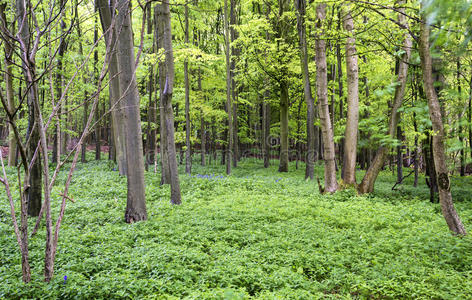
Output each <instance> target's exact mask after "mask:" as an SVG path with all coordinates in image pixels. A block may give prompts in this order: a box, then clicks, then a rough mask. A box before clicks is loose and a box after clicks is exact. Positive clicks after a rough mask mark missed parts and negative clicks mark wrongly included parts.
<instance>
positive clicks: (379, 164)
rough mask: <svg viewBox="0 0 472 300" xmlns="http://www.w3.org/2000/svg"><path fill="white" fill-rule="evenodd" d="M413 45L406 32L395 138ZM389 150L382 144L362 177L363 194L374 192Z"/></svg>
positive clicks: (391, 130)
mask: <svg viewBox="0 0 472 300" xmlns="http://www.w3.org/2000/svg"><path fill="white" fill-rule="evenodd" d="M403 10H404V9H403V8H401V9H400V11H401V12H402V11H403ZM401 12H400V13H399V14H398V20H399V22H400V23H401V24H404V25H405V26H408V23H407V21H406V18H405V15H403V14H402V13H401ZM412 45H413V44H412V41H411V37H410V35H409V34H408V33H405V34H404V41H403V49H402V50H403V51H404V53H403V55H402V57H401V59H400V61H399V64H398V77H397V80H398V83H399V84H398V85H397V86H396V87H395V95H394V98H393V105H392V109H391V112H390V120H389V125H388V134H389V136H390V138H392V139H393V138H395V136H396V134H397V133H396V130H397V125H398V122H399V120H400V113H399V112H398V109H399V108H400V107H401V105H402V102H403V96H404V95H405V88H406V82H407V79H408V61H409V59H410V56H411V48H412ZM389 150H390V149H389V147H388V146H380V148H379V150H378V151H377V153H376V155H375V157H374V160H373V161H372V162H371V164H370V166H369V169H368V170H367V172H366V174H365V175H364V178H363V179H362V182H361V183H360V185H359V187H358V190H359V192H360V193H361V194H364V193H372V192H373V191H374V185H375V181H376V180H377V176H378V175H379V173H380V171H381V170H382V168H383V166H384V164H385V161H386V159H387V157H388V152H389Z"/></svg>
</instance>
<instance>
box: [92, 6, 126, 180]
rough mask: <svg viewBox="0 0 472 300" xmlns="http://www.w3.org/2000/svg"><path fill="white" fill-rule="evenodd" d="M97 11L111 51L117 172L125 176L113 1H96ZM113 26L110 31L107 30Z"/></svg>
mask: <svg viewBox="0 0 472 300" xmlns="http://www.w3.org/2000/svg"><path fill="white" fill-rule="evenodd" d="M97 3H98V9H99V13H100V20H101V24H102V29H103V32H107V33H108V34H106V35H105V41H106V44H107V51H111V56H110V62H109V66H108V67H109V76H110V87H109V91H110V98H111V101H110V102H111V105H112V109H111V124H112V127H113V129H112V132H113V145H114V146H115V147H114V148H115V152H116V161H117V163H118V170H119V173H120V175H122V176H124V175H126V171H127V170H126V169H127V163H126V139H125V136H126V134H125V116H124V110H123V109H122V107H123V102H124V99H122V98H121V88H120V75H119V71H118V59H117V43H116V36H117V32H119V31H120V28H118V27H117V26H116V21H115V20H116V15H115V14H114V11H115V1H114V0H112V1H110V5H108V1H107V0H97ZM111 26H113V28H112V29H111V30H110V29H109V28H110V27H111Z"/></svg>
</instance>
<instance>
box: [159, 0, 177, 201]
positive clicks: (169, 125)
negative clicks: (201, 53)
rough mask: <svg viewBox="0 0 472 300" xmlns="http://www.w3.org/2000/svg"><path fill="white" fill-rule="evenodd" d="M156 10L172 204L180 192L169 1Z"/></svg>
mask: <svg viewBox="0 0 472 300" xmlns="http://www.w3.org/2000/svg"><path fill="white" fill-rule="evenodd" d="M157 10H158V27H162V30H163V36H161V37H160V38H162V41H163V43H162V45H163V48H164V51H165V62H164V68H165V70H166V72H165V74H160V76H161V78H162V77H164V78H162V79H161V82H164V85H161V90H162V94H161V95H162V99H161V103H162V105H163V106H164V113H165V116H164V118H165V129H166V131H165V135H166V140H167V154H168V157H167V159H168V164H169V177H170V188H171V195H170V202H171V203H172V204H180V203H181V202H182V200H181V193H180V181H179V173H178V165H177V153H176V150H175V137H174V113H173V109H172V93H173V88H174V53H173V50H172V33H171V18H170V8H169V2H163V3H162V4H161V5H157Z"/></svg>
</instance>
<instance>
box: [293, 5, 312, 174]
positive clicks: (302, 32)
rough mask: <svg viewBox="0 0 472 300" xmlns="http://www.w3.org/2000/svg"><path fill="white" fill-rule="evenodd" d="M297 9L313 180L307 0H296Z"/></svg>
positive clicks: (308, 165)
mask: <svg viewBox="0 0 472 300" xmlns="http://www.w3.org/2000/svg"><path fill="white" fill-rule="evenodd" d="M294 2H295V7H296V9H297V12H298V13H297V30H298V46H299V50H300V64H301V67H302V76H303V93H304V96H305V102H306V115H307V116H306V143H307V155H306V159H305V163H306V168H305V179H307V178H310V179H311V180H313V176H314V170H315V126H314V123H315V109H314V106H315V103H314V101H315V100H314V99H313V94H312V91H311V84H310V73H309V71H308V49H307V41H306V25H305V15H306V0H294Z"/></svg>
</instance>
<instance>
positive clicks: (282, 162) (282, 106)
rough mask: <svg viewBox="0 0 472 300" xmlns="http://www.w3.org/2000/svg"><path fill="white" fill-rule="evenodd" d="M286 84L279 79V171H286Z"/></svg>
mask: <svg viewBox="0 0 472 300" xmlns="http://www.w3.org/2000/svg"><path fill="white" fill-rule="evenodd" d="M288 105H289V104H288V84H287V82H286V81H285V80H281V81H280V162H279V172H288Z"/></svg>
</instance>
